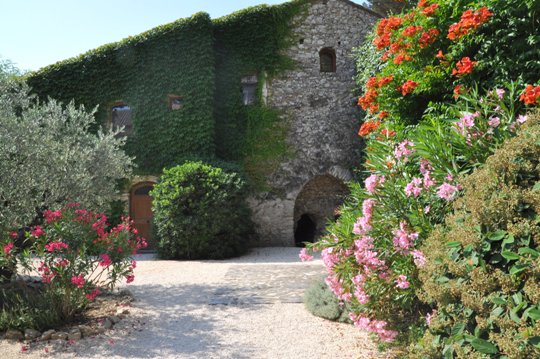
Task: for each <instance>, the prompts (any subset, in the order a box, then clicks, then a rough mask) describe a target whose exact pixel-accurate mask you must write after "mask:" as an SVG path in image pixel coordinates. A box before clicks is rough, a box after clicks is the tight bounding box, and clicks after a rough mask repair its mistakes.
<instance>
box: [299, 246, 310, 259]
mask: <svg viewBox="0 0 540 359" xmlns="http://www.w3.org/2000/svg"><path fill="white" fill-rule="evenodd" d="M298 256H299V257H300V260H302V262H308V261H312V260H313V256H312V255H310V254H309V253H308V251H307V248H302V249H301V250H300V254H299V255H298Z"/></svg>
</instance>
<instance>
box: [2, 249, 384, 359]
mask: <svg viewBox="0 0 540 359" xmlns="http://www.w3.org/2000/svg"><path fill="white" fill-rule="evenodd" d="M324 272H325V270H324V267H323V265H322V262H321V261H320V260H315V261H313V262H309V263H301V262H299V259H298V249H297V248H258V249H254V250H252V251H251V253H250V254H248V255H246V256H243V257H240V258H235V259H230V260H225V261H160V260H156V259H154V258H153V256H152V255H148V254H146V255H141V256H139V258H138V265H137V269H136V272H135V275H136V279H135V282H134V283H133V284H130V285H128V286H126V287H127V288H128V289H129V290H131V291H132V293H133V295H134V297H135V299H136V301H135V302H133V304H132V305H133V306H132V308H130V311H131V313H130V315H129V316H128V317H127V318H126V319H125V320H122V321H121V322H119V323H118V324H117V325H116V326H115V327H114V328H113V329H112V330H110V331H107V332H106V333H105V334H102V335H100V336H97V337H95V338H89V339H82V340H80V341H79V342H77V343H73V344H72V345H68V346H67V347H66V346H65V345H64V346H63V347H62V349H61V350H58V349H55V346H54V345H49V346H48V349H47V350H48V351H49V353H45V350H44V346H43V345H41V347H40V346H37V347H31V348H30V350H29V352H28V353H24V354H23V353H21V345H20V344H8V343H7V342H6V341H2V342H1V343H0V352H2V353H6V354H8V355H7V357H8V358H14V357H19V356H20V357H24V358H29V357H36V358H37V357H49V358H51V357H54V358H73V357H77V358H235V359H236V358H238V359H243V358H272V359H274V358H279V359H283V358H294V359H296V358H299V359H303V358H317V359H318V358H378V357H382V355H381V354H379V353H378V352H377V350H376V347H375V345H374V344H373V343H372V342H371V341H370V340H369V339H368V337H367V334H366V333H363V332H361V331H359V330H358V329H356V328H354V327H353V326H352V325H346V324H340V323H334V322H330V321H326V320H324V319H321V318H317V317H314V316H312V315H311V314H310V313H309V312H307V311H306V310H305V309H304V305H303V303H302V297H303V292H304V290H305V288H307V286H309V284H310V283H311V281H313V280H314V279H317V278H319V277H321V276H322V275H324ZM4 357H6V356H5V355H4Z"/></svg>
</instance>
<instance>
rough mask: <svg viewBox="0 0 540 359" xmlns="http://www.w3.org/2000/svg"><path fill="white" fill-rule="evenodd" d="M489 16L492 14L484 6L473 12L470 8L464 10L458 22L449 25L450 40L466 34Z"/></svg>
mask: <svg viewBox="0 0 540 359" xmlns="http://www.w3.org/2000/svg"><path fill="white" fill-rule="evenodd" d="M491 16H493V13H491V12H490V11H489V10H488V9H487V7H485V6H484V7H482V8H480V9H478V10H477V11H474V12H473V11H472V10H471V9H469V10H466V11H465V12H464V13H463V14H462V15H461V20H459V22H457V23H454V24H452V25H450V28H449V29H448V38H449V39H450V40H456V39H459V38H460V37H463V36H465V35H467V34H468V33H469V32H471V31H472V30H475V29H476V28H478V26H480V25H482V24H483V23H485V22H486V21H488V19H489V18H490V17H491Z"/></svg>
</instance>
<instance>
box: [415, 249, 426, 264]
mask: <svg viewBox="0 0 540 359" xmlns="http://www.w3.org/2000/svg"><path fill="white" fill-rule="evenodd" d="M411 254H412V256H413V258H414V264H416V266H417V267H418V268H421V267H423V266H424V265H425V264H426V257H425V256H424V253H422V252H421V251H419V250H414V251H412V252H411Z"/></svg>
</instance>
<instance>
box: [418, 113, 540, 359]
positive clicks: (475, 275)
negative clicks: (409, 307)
mask: <svg viewBox="0 0 540 359" xmlns="http://www.w3.org/2000/svg"><path fill="white" fill-rule="evenodd" d="M528 122H530V124H529V127H528V128H526V129H524V130H523V131H522V132H521V133H520V134H519V136H517V137H515V138H513V139H511V140H509V141H508V142H506V143H505V144H504V145H503V146H502V147H501V148H500V149H498V150H497V151H496V152H495V154H494V155H493V156H491V157H490V158H488V160H487V162H486V165H485V166H484V167H483V168H482V169H479V170H477V171H476V172H475V173H473V174H472V175H470V176H468V177H467V178H465V179H464V180H463V181H461V183H462V185H463V192H464V195H463V197H462V198H461V199H459V200H458V201H456V202H455V203H454V209H455V211H454V213H453V214H451V215H450V216H448V218H447V222H446V225H444V226H440V227H438V228H437V229H436V230H435V231H433V233H432V234H431V236H430V237H429V238H428V239H427V240H426V242H425V243H424V245H423V246H422V250H423V252H424V253H425V254H426V260H427V262H426V265H425V266H424V267H423V268H420V274H419V278H420V280H421V282H422V290H421V291H420V292H419V296H420V298H422V299H423V300H424V301H425V302H426V303H427V304H429V305H430V306H433V307H434V308H436V311H435V312H434V313H433V315H432V316H431V318H430V326H429V328H428V330H427V331H426V333H425V335H424V338H423V340H422V342H421V344H420V345H419V346H417V347H412V348H411V353H412V354H411V357H414V358H424V357H426V356H428V357H437V358H440V357H445V358H453V357H458V358H492V357H500V358H516V359H517V358H523V359H525V358H538V357H540V227H539V223H540V220H539V218H540V192H539V189H540V142H539V141H538V139H539V138H540V113H539V112H537V113H536V115H535V116H530V118H529V121H528Z"/></svg>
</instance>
